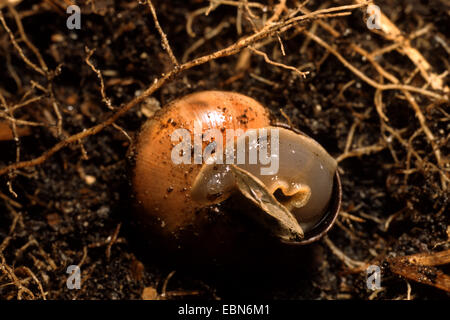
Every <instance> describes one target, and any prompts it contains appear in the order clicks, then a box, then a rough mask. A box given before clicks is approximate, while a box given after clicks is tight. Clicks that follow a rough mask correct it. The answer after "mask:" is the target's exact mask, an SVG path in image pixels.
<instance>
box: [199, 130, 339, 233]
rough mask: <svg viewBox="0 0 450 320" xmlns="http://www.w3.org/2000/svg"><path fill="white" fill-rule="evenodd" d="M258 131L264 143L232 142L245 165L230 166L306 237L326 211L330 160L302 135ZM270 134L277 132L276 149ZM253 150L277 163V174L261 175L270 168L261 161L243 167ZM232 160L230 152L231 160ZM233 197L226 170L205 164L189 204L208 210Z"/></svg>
mask: <svg viewBox="0 0 450 320" xmlns="http://www.w3.org/2000/svg"><path fill="white" fill-rule="evenodd" d="M264 129H266V130H267V132H268V135H267V139H265V141H262V140H261V139H258V141H257V142H256V143H254V141H253V143H252V141H251V139H248V137H247V136H246V135H243V136H240V137H239V138H237V139H236V142H235V146H238V145H239V144H244V145H245V150H246V151H247V152H246V161H245V162H244V163H240V162H238V163H237V164H236V165H237V166H238V167H239V168H241V169H244V170H246V171H248V172H249V173H250V174H252V175H253V176H254V177H256V178H257V179H258V180H260V181H261V182H262V183H263V185H264V186H265V187H266V189H267V190H268V191H269V192H270V193H272V194H273V195H274V196H275V198H276V199H277V200H278V201H279V202H280V203H281V204H282V205H284V206H285V207H286V208H287V209H288V210H289V211H290V212H291V213H292V214H293V215H294V217H295V218H296V219H297V221H298V223H299V224H300V226H301V227H302V229H303V231H305V232H307V231H309V230H311V229H312V228H313V227H314V226H315V225H317V223H318V222H320V220H321V219H322V217H323V214H324V213H325V211H326V209H327V207H328V203H329V202H330V199H331V194H332V189H333V181H334V175H335V172H336V167H337V163H336V160H335V159H333V157H331V156H330V155H329V154H328V153H327V152H326V151H325V149H324V148H323V147H322V146H321V145H320V144H318V143H317V142H316V141H315V140H313V139H311V138H309V137H307V136H305V135H301V134H297V133H295V132H293V131H291V130H288V129H284V128H278V127H267V128H264ZM273 129H276V130H278V134H279V139H278V142H279V143H278V145H272V143H273V139H271V135H273V131H272V130H273ZM253 148H257V149H259V150H260V149H261V148H267V150H263V151H264V152H267V156H269V157H270V160H271V161H278V163H279V168H278V171H277V172H270V170H265V171H264V170H261V169H262V168H269V167H270V163H269V164H267V159H266V162H264V161H263V163H265V164H261V161H258V163H257V164H249V161H247V160H248V159H249V151H251V150H252V149H253ZM235 149H236V148H235ZM276 149H278V150H276ZM272 151H278V152H272ZM264 152H263V153H264ZM236 154H237V153H236V151H235V156H236ZM275 157H279V158H278V159H275ZM235 158H236V157H235ZM235 191H236V182H235V177H234V175H233V174H232V170H231V168H230V165H229V164H208V163H207V164H204V165H203V167H202V169H201V171H200V173H199V174H198V176H197V178H196V180H195V183H194V185H193V188H192V190H191V195H192V199H193V200H194V201H196V202H198V203H200V204H203V205H208V204H214V203H219V202H221V201H223V200H225V199H226V198H228V197H229V196H230V195H231V194H232V193H233V192H235Z"/></svg>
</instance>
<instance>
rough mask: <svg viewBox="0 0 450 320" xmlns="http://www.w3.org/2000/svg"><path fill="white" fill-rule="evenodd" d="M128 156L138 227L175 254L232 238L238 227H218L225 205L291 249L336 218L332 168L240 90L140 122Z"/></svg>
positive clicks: (312, 145) (178, 105)
mask: <svg viewBox="0 0 450 320" xmlns="http://www.w3.org/2000/svg"><path fill="white" fill-rule="evenodd" d="M255 157H256V158H255ZM130 158H132V159H133V166H132V170H131V183H132V187H133V192H134V198H135V205H136V212H137V213H138V217H139V219H140V221H142V223H143V224H144V225H146V226H150V230H151V232H152V233H154V234H156V235H158V236H159V237H162V238H164V239H166V240H168V241H169V242H170V241H172V240H174V241H177V245H176V246H177V247H183V246H188V245H187V243H189V241H190V240H188V239H192V238H196V240H197V243H201V242H203V243H208V244H211V245H214V242H227V241H228V240H227V239H229V238H230V239H231V236H230V235H228V233H229V232H235V231H236V230H241V228H242V226H240V225H239V223H235V222H233V223H231V224H229V225H228V227H227V228H225V227H222V226H220V223H219V222H217V221H219V220H220V219H222V217H225V218H223V219H225V220H226V219H228V217H227V214H228V212H226V210H225V209H223V208H224V207H227V206H226V205H225V203H227V202H230V201H234V202H233V206H232V207H233V208H238V209H237V210H238V211H239V210H240V209H242V210H243V211H245V213H247V216H248V217H249V219H250V221H256V222H258V224H257V225H258V226H257V227H255V228H261V226H262V228H261V230H267V231H269V232H270V233H271V236H273V237H275V238H277V239H279V240H281V241H282V242H285V243H291V244H306V243H310V242H312V241H315V240H317V239H318V238H320V237H321V236H322V235H323V234H324V233H326V232H327V231H328V230H329V228H330V227H331V225H332V224H333V223H334V220H335V219H336V216H337V214H338V211H339V205H340V197H341V187H340V181H339V176H338V173H337V163H336V161H335V160H334V159H333V158H332V157H331V156H330V155H329V154H328V153H327V151H326V150H325V149H324V148H323V147H322V146H321V145H320V144H319V143H318V142H316V141H315V140H313V139H312V138H310V137H308V136H307V135H305V134H303V133H301V132H300V131H298V130H296V129H294V128H290V127H289V126H287V125H284V124H280V123H276V122H275V120H274V118H273V117H272V116H271V114H270V112H269V111H268V110H267V109H266V108H265V107H264V106H262V105H261V104H260V103H259V102H257V101H256V100H254V99H252V98H250V97H247V96H245V95H242V94H239V93H233V92H222V91H203V92H197V93H193V94H190V95H187V96H184V97H182V98H180V99H177V100H175V101H173V102H172V103H170V104H168V105H167V106H166V107H164V108H162V109H161V110H159V111H157V112H156V114H155V115H154V116H152V117H151V118H150V119H148V120H147V121H146V122H145V123H144V125H143V126H142V129H141V130H140V133H139V134H138V136H137V138H136V141H135V142H134V143H133V144H132V146H131V149H130ZM236 203H239V204H237V205H236ZM227 208H229V207H227ZM243 208H244V209H243ZM221 210H222V211H223V210H225V212H222V211H221ZM232 211H236V210H234V209H233V210H232ZM231 215H232V214H231ZM227 221H228V220H227ZM247 227H248V226H247ZM230 230H233V231H230ZM264 232H265V231H264ZM264 232H263V233H264ZM209 237H212V238H213V239H211V238H209ZM169 239H172V240H169Z"/></svg>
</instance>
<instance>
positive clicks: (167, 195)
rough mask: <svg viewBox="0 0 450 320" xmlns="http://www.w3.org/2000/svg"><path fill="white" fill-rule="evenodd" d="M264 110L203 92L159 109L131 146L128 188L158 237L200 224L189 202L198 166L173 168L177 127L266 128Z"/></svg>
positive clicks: (231, 96)
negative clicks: (130, 187)
mask: <svg viewBox="0 0 450 320" xmlns="http://www.w3.org/2000/svg"><path fill="white" fill-rule="evenodd" d="M269 123H270V120H269V113H268V111H267V110H266V109H265V108H264V107H263V106H262V105H261V104H259V103H258V102H256V101H255V100H254V99H252V98H250V97H247V96H244V95H241V94H238V93H232V92H221V91H204V92H198V93H193V94H190V95H187V96H185V97H182V98H181V99H178V100H176V101H174V102H172V103H170V104H169V105H167V106H166V107H164V108H163V109H161V110H159V112H157V113H156V114H155V115H154V116H153V117H152V118H151V119H149V120H148V121H147V122H146V123H145V124H144V125H143V127H142V130H141V132H140V134H139V136H138V139H137V143H136V145H135V146H134V152H135V156H134V158H135V166H134V169H133V176H132V183H133V189H134V193H135V198H136V200H137V204H138V211H139V212H140V215H141V218H143V219H144V220H145V222H147V223H151V224H153V225H157V226H159V228H158V229H159V230H157V231H158V232H160V233H174V232H177V231H178V230H179V229H180V228H183V227H185V226H187V225H190V224H196V223H198V220H199V218H198V217H197V216H196V213H195V212H196V211H197V210H198V209H199V207H200V206H199V204H198V203H196V202H193V201H192V198H191V187H192V185H193V183H194V180H195V178H196V176H197V174H198V172H199V171H200V169H201V165H199V164H194V163H192V164H183V163H182V164H177V165H176V164H174V163H173V162H172V148H173V147H175V145H176V143H177V142H176V141H175V142H173V141H172V133H173V132H174V130H176V129H179V128H185V129H188V130H190V132H192V136H191V137H192V140H193V139H194V135H193V128H194V127H195V125H201V127H202V130H203V131H206V130H208V129H211V128H218V129H219V130H221V131H223V132H224V135H225V130H227V129H235V130H237V129H243V130H244V131H245V130H247V129H253V128H260V127H265V126H268V125H269Z"/></svg>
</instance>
